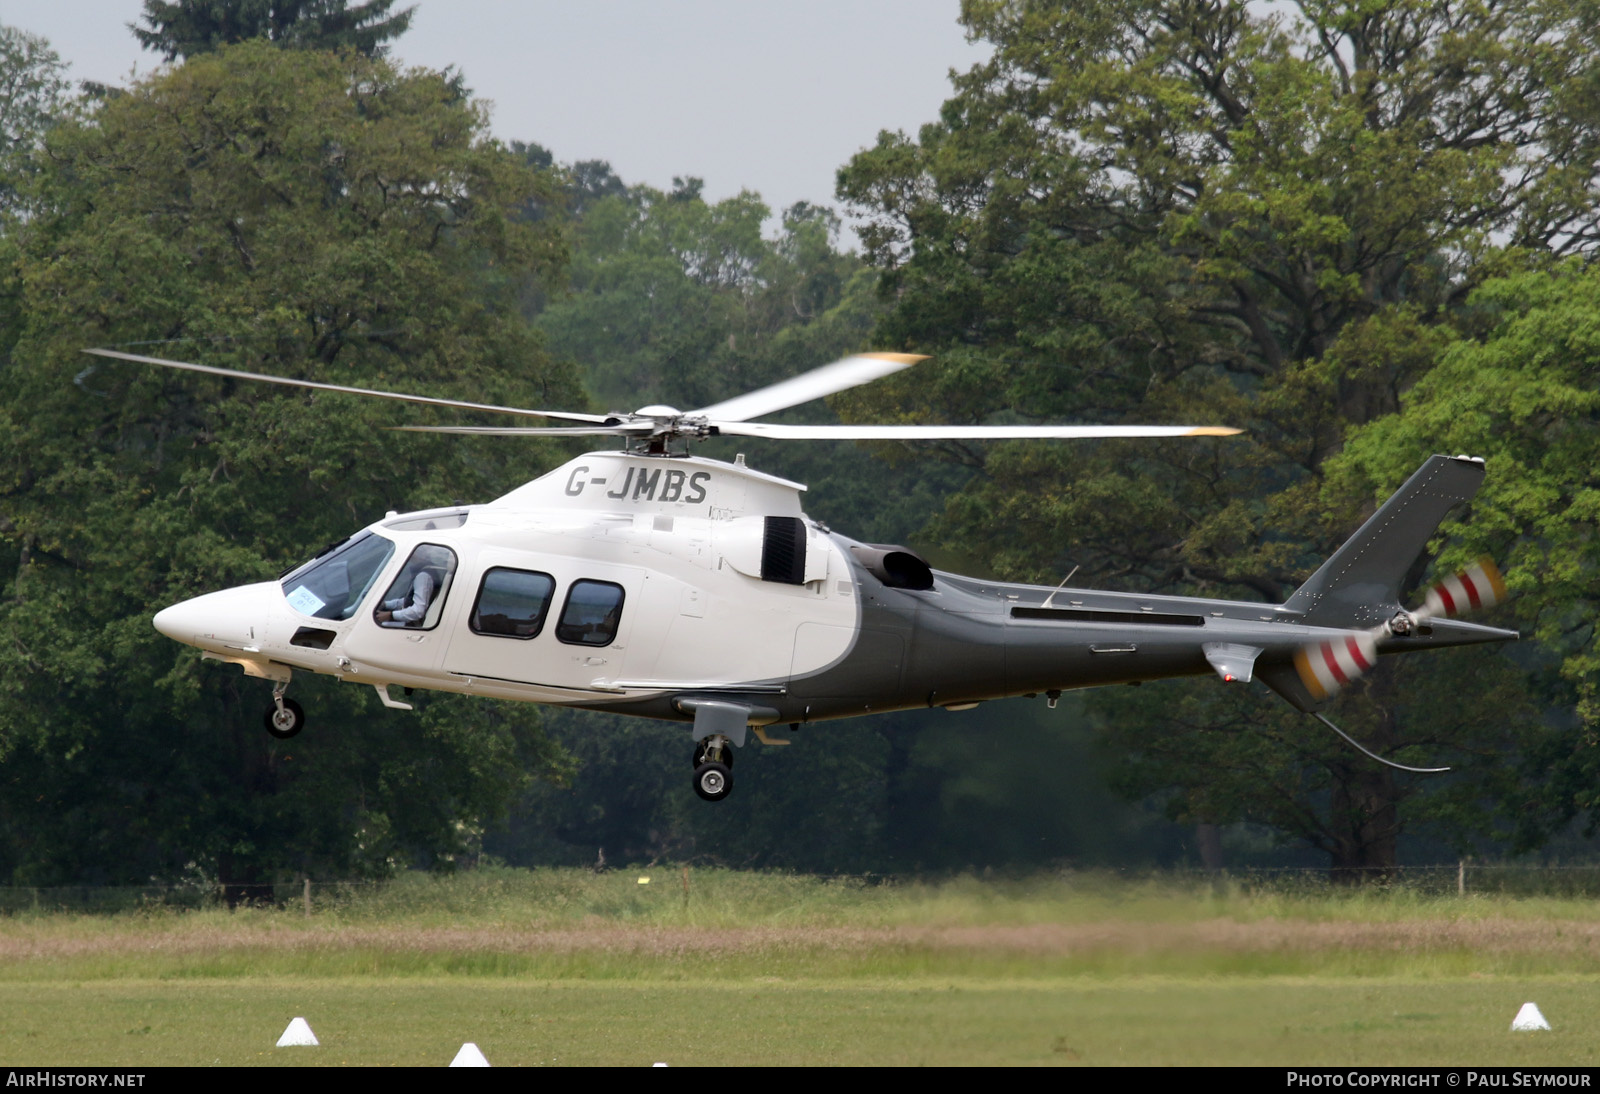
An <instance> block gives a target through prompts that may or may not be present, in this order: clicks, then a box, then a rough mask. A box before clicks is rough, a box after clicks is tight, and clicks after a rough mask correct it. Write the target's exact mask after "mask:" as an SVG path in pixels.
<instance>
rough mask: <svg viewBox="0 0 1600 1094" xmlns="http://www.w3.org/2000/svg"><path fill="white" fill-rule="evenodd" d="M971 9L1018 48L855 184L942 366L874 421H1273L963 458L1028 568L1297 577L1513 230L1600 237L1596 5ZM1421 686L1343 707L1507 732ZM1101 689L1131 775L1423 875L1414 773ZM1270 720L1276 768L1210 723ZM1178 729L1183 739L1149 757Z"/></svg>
mask: <svg viewBox="0 0 1600 1094" xmlns="http://www.w3.org/2000/svg"><path fill="white" fill-rule="evenodd" d="M962 18H963V21H964V22H965V23H966V24H967V26H968V28H969V30H970V31H971V32H972V33H973V34H975V35H977V36H979V37H982V38H984V39H986V40H988V41H989V42H991V43H993V45H994V54H993V56H992V57H991V59H990V60H989V61H988V62H986V63H985V64H983V65H979V66H977V67H975V68H974V69H973V70H972V71H970V72H968V73H966V74H964V75H961V76H958V77H957V78H956V91H955V95H954V97H953V98H951V99H950V100H949V101H948V102H947V103H946V104H945V106H944V108H943V110H942V111H941V115H940V120H939V121H938V122H937V123H935V124H931V125H928V126H925V127H924V128H923V130H922V131H921V133H920V135H919V138H918V139H917V140H916V141H913V140H911V139H909V138H907V137H905V136H904V135H899V134H884V135H881V136H880V138H879V141H878V144H877V146H876V147H875V148H873V149H871V150H868V151H867V152H864V153H862V154H860V155H858V156H857V157H856V158H855V159H854V160H852V162H851V163H850V164H849V165H848V166H847V167H846V168H845V169H844V170H843V171H842V172H841V174H840V193H841V195H842V196H844V197H845V198H847V199H848V200H850V201H852V202H854V203H855V204H856V205H857V207H858V208H859V209H861V210H862V211H863V212H865V213H868V214H870V215H871V217H872V221H871V223H870V224H869V225H868V227H867V229H866V230H865V231H864V233H863V241H864V243H865V244H866V246H867V249H868V253H869V255H870V256H871V258H872V260H873V261H874V263H875V264H876V265H877V266H878V267H879V268H880V269H881V270H882V271H883V275H884V285H885V289H886V291H887V292H889V293H891V294H893V299H894V301H895V306H894V308H893V310H892V312H891V313H890V315H889V317H888V318H887V319H886V320H885V321H884V322H883V323H882V324H881V325H880V328H879V331H880V334H881V335H882V336H883V338H884V340H885V341H886V342H889V343H892V344H896V345H899V346H901V347H903V348H907V349H919V350H922V351H925V352H934V353H937V354H938V358H939V362H940V371H939V373H938V374H937V375H936V376H935V377H934V378H933V380H932V382H929V377H928V376H926V375H924V376H921V377H918V378H917V381H916V382H915V383H914V384H913V383H912V382H910V381H906V382H902V383H900V384H898V385H896V384H894V383H892V382H886V383H885V384H883V385H880V386H879V387H878V388H877V389H875V390H874V389H865V390H862V391H861V392H858V393H857V394H856V395H855V396H854V397H853V398H851V399H850V400H848V401H847V402H846V401H841V402H842V403H845V405H846V406H847V413H849V414H851V415H855V416H863V417H864V416H866V415H868V414H879V413H883V412H884V410H885V408H886V407H887V406H890V405H895V406H898V407H900V408H902V409H904V408H906V407H912V408H915V412H916V413H918V414H919V415H926V416H939V417H943V418H945V419H947V420H952V421H977V420H992V419H994V418H995V417H996V416H1003V415H1008V414H1014V415H1021V416H1024V417H1027V418H1036V417H1050V418H1054V419H1057V420H1063V419H1064V420H1074V419H1077V420H1089V421H1108V422H1118V421H1140V420H1143V421H1157V422H1159V421H1192V422H1197V423H1201V424H1210V423H1221V424H1232V425H1241V426H1246V427H1248V430H1249V432H1248V435H1247V436H1246V437H1245V438H1238V439H1231V440H1228V441H1222V442H1216V443H1209V442H1208V443H1203V444H1195V443H1192V442H1191V443H1184V444H1140V445H1137V446H1134V445H1129V444H1102V445H1097V446H1077V447H1073V448H1071V449H1070V450H1068V449H1066V448H1064V447H1055V448H1051V447H1047V446H1040V445H1028V446H1019V445H1012V446H995V447H994V448H993V449H991V450H988V451H978V450H975V449H967V450H954V451H953V454H954V455H955V456H956V457H957V458H959V459H962V460H964V461H966V462H967V463H969V464H970V465H972V466H973V467H975V468H980V469H981V474H979V475H977V476H976V477H975V478H974V479H973V485H972V487H971V488H969V489H968V490H967V491H966V492H964V494H963V495H962V496H960V497H958V498H957V499H955V500H954V501H953V502H952V504H951V506H950V507H949V509H948V511H947V513H946V515H945V518H944V520H943V521H942V526H941V532H942V535H943V537H944V538H945V540H946V541H947V542H948V543H950V544H952V545H959V546H960V547H961V548H962V549H964V550H965V551H967V552H968V553H971V554H975V555H979V556H981V557H987V558H990V559H993V560H994V561H995V565H996V568H997V569H999V570H1000V571H1002V572H1003V573H1005V574H1007V575H1010V576H1018V577H1027V578H1033V579H1037V580H1048V581H1050V582H1051V583H1054V582H1055V581H1057V580H1059V579H1060V575H1062V574H1065V573H1066V572H1067V571H1069V570H1070V569H1072V568H1073V567H1074V566H1079V567H1081V570H1080V573H1081V575H1082V577H1083V578H1087V579H1089V580H1094V581H1100V582H1104V583H1107V584H1111V585H1118V586H1126V587H1137V588H1146V589H1166V590H1173V591H1179V590H1181V591H1187V592H1196V593H1202V594H1221V595H1246V596H1254V597H1260V598H1263V599H1268V600H1274V601H1276V600H1281V599H1282V598H1283V596H1284V595H1285V594H1286V593H1287V592H1288V591H1289V590H1291V589H1292V588H1294V586H1295V585H1296V584H1297V583H1298V581H1299V580H1301V579H1302V578H1303V577H1304V576H1306V574H1308V573H1309V572H1310V569H1311V568H1312V566H1313V565H1314V564H1315V563H1316V562H1317V561H1319V560H1320V559H1321V558H1322V557H1325V556H1326V555H1327V553H1328V552H1329V551H1331V550H1332V548H1333V547H1334V546H1336V544H1337V543H1338V541H1339V540H1340V539H1341V538H1342V537H1343V535H1345V534H1347V533H1348V532H1349V531H1350V530H1351V529H1352V528H1353V527H1355V525H1356V524H1357V523H1358V521H1359V519H1360V516H1361V515H1362V513H1363V512H1364V511H1370V506H1371V505H1372V503H1373V497H1372V495H1371V494H1360V493H1356V492H1344V493H1339V494H1336V495H1329V494H1325V492H1324V490H1323V478H1324V475H1325V472H1324V465H1325V463H1326V461H1327V460H1328V459H1329V458H1330V457H1332V456H1333V455H1335V454H1336V453H1338V452H1339V450H1340V447H1341V445H1342V442H1343V438H1344V436H1345V434H1346V432H1347V431H1348V430H1349V429H1350V428H1351V427H1352V426H1358V425H1360V424H1362V423H1365V422H1368V421H1371V420H1373V419H1375V418H1377V417H1380V416H1382V415H1384V414H1387V413H1391V412H1393V411H1394V410H1395V409H1396V408H1397V407H1398V400H1399V397H1400V395H1401V393H1403V392H1404V391H1406V390H1407V389H1408V388H1409V387H1410V386H1411V385H1412V384H1414V383H1415V382H1416V381H1417V379H1418V378H1419V377H1421V376H1422V375H1425V374H1426V373H1427V371H1428V370H1429V369H1430V368H1431V366H1432V364H1433V362H1434V359H1435V354H1436V352H1437V350H1438V349H1439V347H1440V345H1441V344H1442V342H1443V341H1445V340H1447V339H1448V334H1447V333H1446V328H1447V325H1448V323H1449V322H1450V319H1451V316H1452V314H1453V313H1454V311H1455V310H1456V309H1457V308H1458V307H1459V306H1460V304H1461V302H1462V300H1463V299H1464V297H1465V295H1466V293H1467V292H1468V291H1469V290H1470V288H1471V286H1472V285H1473V284H1474V283H1475V282H1476V281H1478V280H1479V279H1481V278H1482V277H1483V276H1484V274H1485V273H1486V272H1488V271H1492V270H1493V269H1494V268H1496V263H1498V262H1500V261H1503V259H1502V258H1501V257H1500V256H1501V255H1502V254H1504V253H1506V252H1507V251H1510V252H1513V253H1515V252H1519V251H1532V252H1539V253H1556V254H1559V253H1565V252H1578V251H1584V250H1586V249H1588V248H1589V247H1591V246H1592V245H1593V243H1594V240H1595V221H1594V203H1593V198H1592V193H1593V184H1594V182H1595V167H1594V165H1595V163H1596V159H1595V155H1594V152H1595V150H1596V134H1597V132H1600V130H1597V129H1596V128H1595V126H1594V124H1593V123H1594V120H1595V118H1594V116H1593V108H1592V97H1591V96H1589V95H1588V93H1587V92H1586V90H1585V89H1586V87H1587V86H1588V81H1589V80H1590V79H1591V78H1592V74H1593V73H1594V71H1595V58H1596V53H1595V48H1594V46H1595V41H1594V31H1593V21H1592V20H1591V19H1589V18H1588V15H1587V8H1585V7H1584V6H1583V5H1582V4H1573V3H1567V2H1564V0H1556V2H1544V0H1534V2H1524V3H1516V4H1510V5H1477V4H1469V5H1465V6H1462V5H1455V4H1446V3H1440V2H1436V0H1401V2H1395V3H1386V4H1383V5H1379V6H1373V5H1369V4H1350V3H1343V2H1320V0H1305V2H1302V3H1299V4H1297V5H1296V6H1295V7H1294V9H1292V10H1291V11H1290V12H1288V13H1282V12H1281V11H1280V10H1279V9H1270V10H1269V9H1260V8H1257V7H1252V6H1250V5H1248V4H1246V3H1243V2H1218V3H1195V2H1192V0H1099V2H1093V3H1067V2H1039V3H1030V4H1012V3H1001V2H989V0H970V2H968V3H967V4H965V5H964V7H963V16H962ZM1418 576H1419V577H1420V573H1419V575H1418ZM1441 660H1442V659H1441ZM1457 664H1458V665H1465V664H1466V662H1465V661H1458V662H1457ZM1428 671H1430V672H1440V671H1442V672H1451V673H1454V674H1455V675H1454V677H1453V678H1454V679H1457V680H1458V681H1459V682H1460V685H1461V688H1462V689H1463V694H1464V695H1465V694H1470V686H1478V685H1481V686H1484V687H1490V686H1491V685H1490V684H1489V683H1488V681H1487V678H1486V677H1484V676H1483V675H1481V674H1471V675H1468V674H1465V673H1464V672H1463V671H1462V670H1461V669H1459V668H1458V669H1451V668H1448V667H1446V666H1443V665H1436V664H1430V665H1429V666H1428ZM1411 686H1412V685H1411V684H1409V683H1407V682H1405V681H1404V680H1402V678H1401V677H1400V676H1399V675H1397V674H1396V673H1394V672H1392V671H1389V670H1387V669H1386V670H1385V671H1383V672H1381V673H1379V674H1377V675H1376V676H1375V677H1373V678H1372V679H1370V680H1369V681H1368V682H1367V683H1366V685H1365V686H1364V688H1363V689H1358V690H1357V692H1356V693H1354V694H1352V695H1350V696H1349V697H1347V698H1346V699H1345V700H1344V702H1343V704H1342V707H1341V711H1340V715H1339V716H1342V717H1353V718H1355V719H1356V720H1357V722H1358V723H1360V724H1361V726H1362V728H1363V731H1364V732H1365V733H1367V735H1368V736H1367V740H1368V743H1369V745H1374V746H1376V747H1377V749H1378V750H1379V751H1383V752H1387V751H1389V750H1393V749H1399V750H1401V752H1402V754H1408V753H1406V752H1405V750H1406V749H1407V748H1410V747H1412V746H1414V745H1424V744H1425V745H1426V746H1427V747H1428V748H1431V749H1435V750H1436V751H1437V750H1438V749H1440V748H1444V749H1445V750H1446V751H1447V752H1448V751H1449V750H1450V749H1453V748H1458V747H1459V748H1460V749H1462V750H1463V751H1464V752H1465V753H1476V752H1482V751H1483V750H1484V748H1485V747H1487V744H1488V742H1489V741H1491V740H1493V739H1494V738H1495V734H1496V732H1497V730H1496V727H1495V726H1493V725H1491V724H1488V722H1486V721H1483V720H1481V719H1480V722H1479V724H1477V725H1475V726H1463V727H1461V729H1460V735H1458V736H1456V737H1455V738H1453V739H1452V740H1451V741H1440V740H1439V739H1438V735H1437V734H1436V733H1435V732H1434V728H1433V727H1431V726H1427V725H1424V724H1422V722H1419V721H1418V720H1417V719H1416V718H1415V717H1411V718H1408V717H1407V715H1406V713H1405V710H1406V704H1405V703H1404V701H1403V700H1404V696H1405V695H1406V693H1407V689H1408V688H1410V687H1411ZM1493 686H1495V687H1498V686H1499V684H1498V683H1497V684H1495V685H1493ZM1156 694H1170V693H1169V692H1167V691H1166V690H1165V689H1157V692H1156ZM1096 706H1097V707H1098V708H1099V709H1100V710H1101V711H1102V713H1103V714H1104V716H1105V717H1106V719H1107V720H1108V722H1109V723H1110V724H1112V725H1122V726H1125V727H1126V734H1125V735H1124V736H1123V737H1122V738H1120V740H1121V742H1122V743H1123V744H1125V745H1126V746H1128V747H1131V748H1133V749H1135V755H1136V756H1137V757H1138V758H1139V759H1140V762H1139V763H1138V764H1137V765H1136V768H1137V773H1138V774H1139V777H1137V778H1134V777H1132V775H1130V778H1129V785H1130V786H1134V787H1137V788H1139V789H1141V790H1147V789H1150V788H1152V787H1153V786H1154V785H1155V784H1160V785H1162V786H1165V787H1167V788H1169V790H1171V791H1172V793H1171V794H1170V796H1169V802H1170V804H1171V808H1172V809H1173V812H1174V814H1175V815H1177V816H1181V817H1185V818H1187V819H1190V820H1194V821H1226V820H1233V819H1243V818H1251V817H1257V816H1261V817H1267V816H1270V817H1272V818H1273V823H1277V824H1279V825H1280V826H1284V830H1286V831H1288V832H1290V833H1292V834H1294V835H1296V836H1298V837H1300V838H1303V839H1307V840H1309V841H1311V842H1313V843H1314V845H1316V846H1319V847H1322V848H1324V849H1326V850H1328V851H1329V852H1330V856H1331V860H1332V862H1333V863H1334V864H1335V866H1337V867H1339V868H1341V869H1343V870H1346V871H1348V872H1351V873H1354V874H1357V875H1359V874H1361V873H1364V872H1369V871H1373V870H1376V871H1380V872H1381V871H1383V870H1385V869H1387V868H1389V867H1391V866H1392V865H1393V862H1394V856H1395V853H1396V850H1395V848H1396V843H1395V839H1396V837H1397V835H1398V833H1399V831H1400V829H1401V826H1402V824H1403V817H1402V814H1401V813H1400V812H1398V809H1399V806H1400V805H1401V803H1402V802H1403V801H1405V800H1406V799H1407V798H1408V797H1409V796H1410V795H1411V791H1410V789H1409V788H1408V787H1409V784H1408V783H1406V782H1405V780H1403V779H1401V780H1398V781H1397V779H1396V778H1395V777H1394V776H1393V775H1392V774H1391V773H1389V772H1387V771H1385V770H1383V769H1380V768H1377V767H1375V766H1374V765H1371V764H1369V763H1367V762H1366V761H1364V760H1360V759H1359V758H1353V754H1352V755H1346V754H1345V753H1341V752H1337V751H1336V750H1335V749H1334V748H1332V747H1329V748H1324V747H1322V746H1321V743H1320V742H1319V741H1312V740H1309V739H1308V738H1307V736H1306V730H1305V728H1304V726H1303V725H1302V724H1301V723H1302V722H1303V719H1294V720H1291V716H1289V715H1287V714H1284V713H1281V712H1279V711H1278V710H1276V709H1274V710H1272V711H1270V712H1265V713H1257V712H1256V709H1255V708H1254V707H1253V706H1251V707H1242V706H1240V705H1238V702H1237V701H1236V700H1235V699H1233V698H1230V697H1228V696H1226V695H1222V696H1219V695H1216V694H1214V693H1196V692H1188V693H1186V695H1185V698H1184V700H1183V705H1182V707H1181V708H1180V709H1177V710H1174V709H1171V708H1170V707H1169V706H1167V705H1166V704H1163V705H1162V706H1161V708H1160V709H1159V710H1155V709H1150V708H1148V707H1145V708H1143V709H1141V707H1140V704H1136V703H1133V701H1132V699H1131V698H1129V699H1124V698H1122V697H1121V696H1120V695H1118V696H1104V695H1102V696H1100V697H1098V698H1097V699H1096ZM1247 723H1248V724H1253V725H1256V727H1257V729H1256V730H1254V731H1253V732H1254V733H1255V736H1254V738H1252V740H1253V741H1254V742H1255V743H1254V744H1252V745H1251V746H1250V750H1249V751H1250V755H1251V756H1254V757H1255V759H1254V760H1252V761H1251V762H1250V764H1247V765H1245V766H1244V767H1241V766H1240V764H1241V757H1240V756H1239V755H1238V754H1236V753H1235V751H1234V750H1233V749H1231V748H1230V747H1228V744H1227V739H1225V738H1224V737H1223V736H1221V735H1218V734H1209V735H1207V734H1204V733H1202V732H1201V730H1200V727H1217V726H1228V725H1234V726H1243V725H1245V724H1247ZM1186 726H1187V727H1192V729H1186V728H1185V727H1186ZM1191 737H1192V740H1191V739H1190V738H1191ZM1180 741H1184V742H1186V743H1185V744H1184V747H1183V748H1182V749H1180V750H1179V751H1180V752H1181V753H1182V759H1181V761H1177V760H1174V762H1165V761H1163V762H1161V763H1155V764H1151V763H1148V762H1145V761H1148V760H1150V758H1151V757H1152V756H1153V755H1155V754H1157V753H1160V752H1161V751H1162V750H1163V749H1165V748H1167V746H1168V745H1169V744H1171V745H1173V746H1174V747H1176V745H1177V743H1178V742H1180ZM1279 742H1281V743H1279ZM1175 755H1176V754H1175ZM1172 758H1173V757H1169V759H1172ZM1274 771H1279V772H1280V773H1282V775H1283V777H1277V776H1275V775H1274ZM1291 775H1292V777H1290V776H1291ZM1282 795H1289V799H1288V800H1289V801H1292V802H1293V803H1294V805H1295V810H1294V814H1295V815H1299V816H1302V817H1305V818H1307V820H1306V821H1305V822H1304V823H1296V824H1290V823H1288V822H1287V820H1286V818H1287V817H1288V816H1289V815H1290V814H1289V813H1287V812H1285V811H1284V810H1281V809H1278V808H1277V807H1276V806H1275V805H1274V801H1275V800H1276V799H1277V798H1279V797H1281V796H1282ZM1419 800H1420V799H1413V801H1414V802H1415V801H1419ZM1319 801H1320V803H1321V804H1320V805H1319V804H1318V802H1319ZM1341 803H1342V804H1341ZM1416 808H1417V806H1416V805H1408V806H1407V809H1409V810H1412V811H1413V812H1415V809H1416ZM1385 818H1387V819H1385ZM1469 827H1470V826H1469ZM1479 827H1481V825H1480V826H1479ZM1461 838H1462V839H1463V840H1465V839H1469V838H1470V836H1469V834H1468V831H1467V829H1462V830H1461Z"/></svg>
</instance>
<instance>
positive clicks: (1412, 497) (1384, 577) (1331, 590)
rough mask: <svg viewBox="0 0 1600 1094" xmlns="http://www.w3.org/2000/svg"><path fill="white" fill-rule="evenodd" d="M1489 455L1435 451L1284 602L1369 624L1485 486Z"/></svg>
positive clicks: (1307, 613)
mask: <svg viewBox="0 0 1600 1094" xmlns="http://www.w3.org/2000/svg"><path fill="white" fill-rule="evenodd" d="M1482 482H1483V461H1482V460H1477V459H1470V458H1468V457H1466V456H1455V457H1451V456H1430V457H1428V461H1427V462H1426V463H1424V464H1423V465H1422V467H1421V468H1419V469H1418V470H1417V472H1416V474H1414V475H1412V476H1411V477H1410V478H1409V479H1407V480H1406V481H1405V485H1404V486H1402V487H1400V489H1398V490H1396V491H1395V492H1394V494H1393V495H1391V496H1390V498H1389V500H1388V501H1386V502H1384V503H1383V505H1382V506H1380V507H1379V508H1378V511H1377V512H1376V513H1374V514H1372V516H1371V517H1370V518H1369V519H1368V520H1367V522H1366V523H1365V524H1363V525H1362V526H1361V527H1360V528H1359V529H1357V530H1356V534H1355V535H1353V536H1351V537H1350V538H1349V539H1348V540H1346V541H1345V544H1344V546H1343V547H1340V548H1339V549H1338V550H1337V551H1335V552H1334V554H1333V557H1331V558H1329V559H1328V561H1327V562H1324V563H1323V564H1322V567H1321V568H1320V569H1318V570H1317V572H1316V573H1314V574H1312V575H1311V577H1310V578H1309V579H1308V580H1307V581H1306V583H1305V584H1304V585H1302V586H1300V588H1298V589H1296V590H1295V592H1294V595H1293V596H1291V597H1290V598H1289V599H1288V600H1287V601H1285V602H1284V605H1283V606H1284V607H1285V608H1286V609H1288V610H1289V611H1293V612H1299V613H1300V615H1301V620H1302V621H1303V622H1305V623H1310V624H1314V625H1316V626H1323V627H1370V626H1375V625H1377V624H1379V623H1381V622H1383V621H1384V620H1385V619H1388V618H1389V617H1390V616H1391V615H1393V614H1394V612H1395V611H1397V610H1398V609H1399V607H1400V584H1401V582H1403V581H1404V580H1405V576H1406V571H1407V570H1409V569H1410V568H1411V564H1412V563H1413V562H1415V561H1416V559H1417V556H1418V555H1420V554H1421V553H1422V550H1423V548H1424V547H1426V546H1427V545H1428V540H1429V538H1430V537H1432V535H1433V533H1434V530H1435V529H1437V528H1438V527H1439V522H1440V521H1442V520H1444V518H1445V514H1446V513H1448V512H1449V511H1450V510H1451V509H1452V508H1454V507H1455V506H1456V505H1458V504H1460V503H1461V502H1464V501H1466V500H1467V499H1469V498H1471V497H1472V496H1473V495H1474V494H1476V493H1477V492H1478V487H1479V485H1481V484H1482Z"/></svg>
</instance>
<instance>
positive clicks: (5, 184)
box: [0, 26, 67, 216]
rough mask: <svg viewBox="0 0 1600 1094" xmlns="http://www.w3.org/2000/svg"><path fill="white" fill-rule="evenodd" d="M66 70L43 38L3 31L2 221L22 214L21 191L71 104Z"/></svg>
mask: <svg viewBox="0 0 1600 1094" xmlns="http://www.w3.org/2000/svg"><path fill="white" fill-rule="evenodd" d="M66 67H67V66H66V65H65V64H63V63H62V61H61V58H60V57H59V56H57V54H56V52H55V50H53V49H51V48H50V44H49V43H48V42H46V41H45V40H44V39H43V38H40V37H37V36H35V35H32V34H29V33H28V32H27V31H25V30H18V29H17V28H15V27H8V26H0V216H10V215H14V214H15V213H17V212H18V211H19V210H18V209H17V200H18V188H19V186H20V185H21V184H22V181H23V178H24V177H25V176H26V175H28V174H30V173H31V172H32V170H33V160H34V155H35V153H36V152H37V150H38V146H39V142H40V141H41V140H42V139H43V138H44V134H45V131H46V130H47V129H49V128H50V126H51V125H52V124H54V122H55V121H56V119H57V118H58V117H59V116H60V114H61V112H62V110H63V109H64V107H65V105H66V99H67V80H66V77H65V75H64V73H65V72H66Z"/></svg>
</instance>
